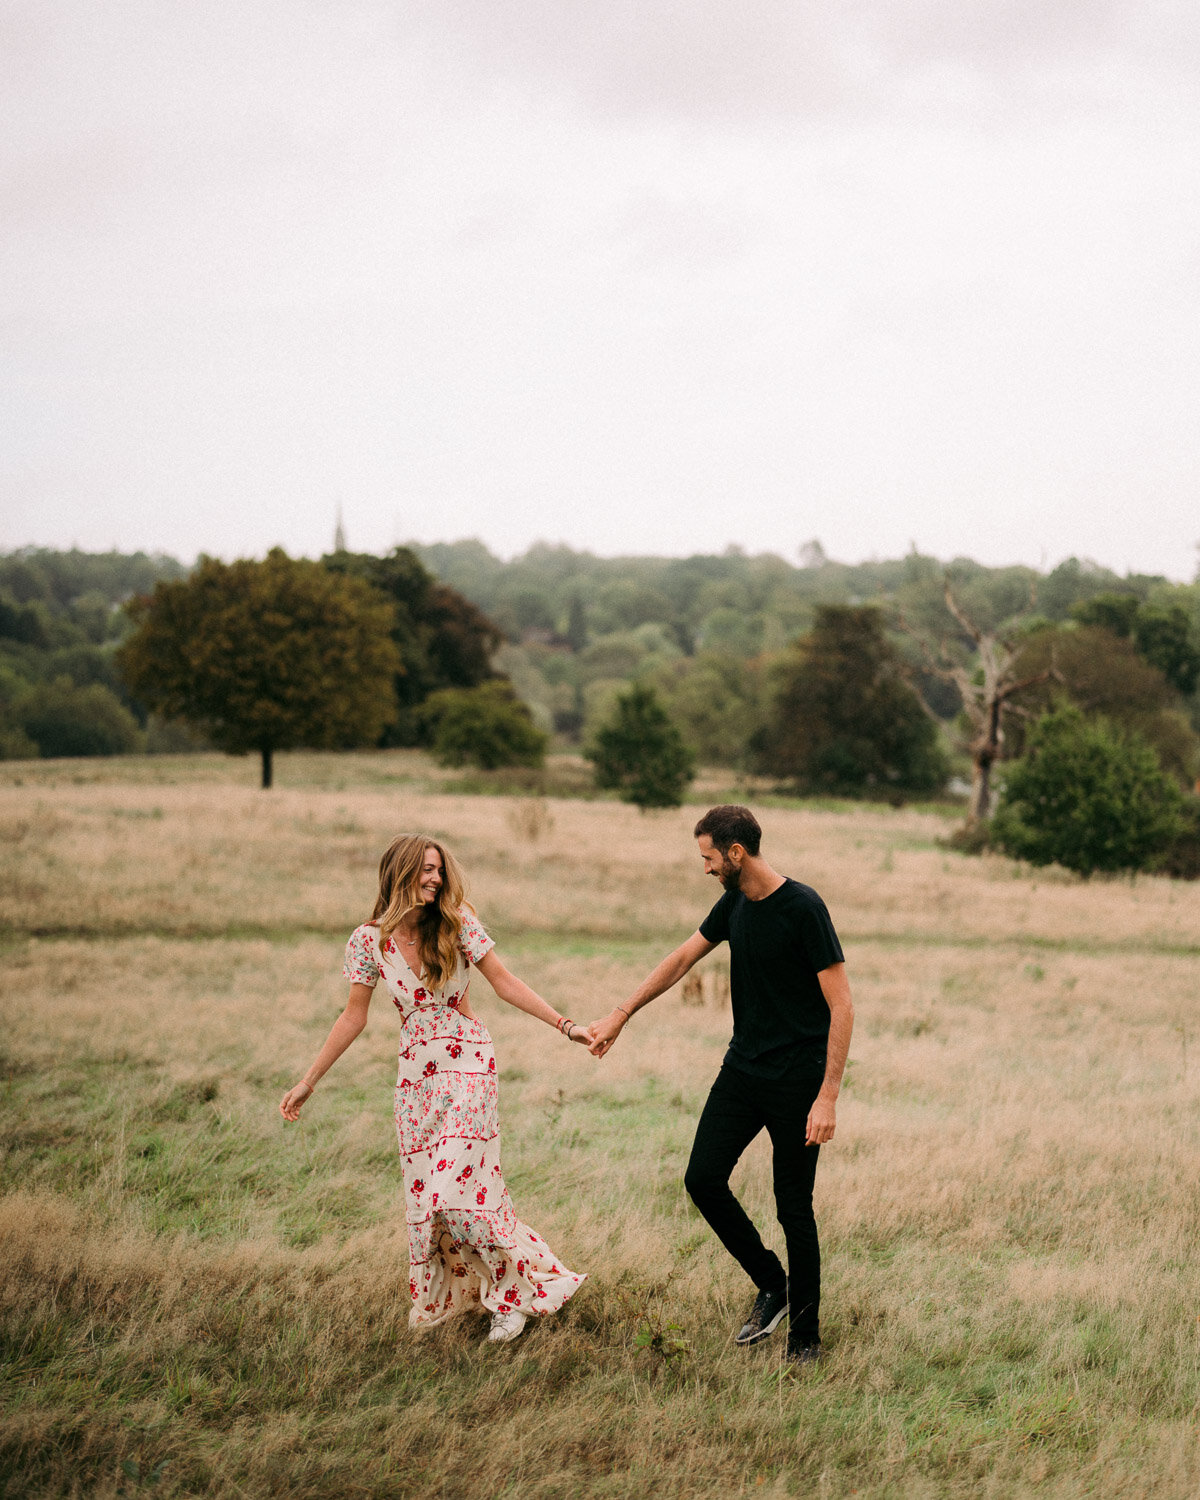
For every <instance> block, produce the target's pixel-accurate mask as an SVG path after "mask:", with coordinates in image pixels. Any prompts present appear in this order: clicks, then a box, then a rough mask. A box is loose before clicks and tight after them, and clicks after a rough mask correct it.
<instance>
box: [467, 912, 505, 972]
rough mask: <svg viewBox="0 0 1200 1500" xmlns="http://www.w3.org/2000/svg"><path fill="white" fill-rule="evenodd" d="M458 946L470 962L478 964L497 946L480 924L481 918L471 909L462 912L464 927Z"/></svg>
mask: <svg viewBox="0 0 1200 1500" xmlns="http://www.w3.org/2000/svg"><path fill="white" fill-rule="evenodd" d="M458 946H459V948H460V949H461V950H462V955H463V957H464V958H465V959H467V960H468V961H469V962H470V963H473V964H477V963H478V962H479V960H480V959H481V958H486V956H487V955H488V954H489V953H490V952H491V951H492V949H493V948H494V947H495V946H496V945H495V943H493V942H492V940H491V938H490V937H488V935H487V933H486V932H484V930H483V928H482V927H481V926H480V923H479V919H478V918H477V917H475V916H473V915H472V913H471V912H469V911H464V912H463V913H462V928H461V929H460V931H459V934H458Z"/></svg>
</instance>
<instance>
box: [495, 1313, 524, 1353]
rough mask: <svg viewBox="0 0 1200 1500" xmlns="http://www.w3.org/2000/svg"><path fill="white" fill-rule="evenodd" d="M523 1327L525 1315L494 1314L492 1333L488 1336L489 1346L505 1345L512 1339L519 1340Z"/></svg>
mask: <svg viewBox="0 0 1200 1500" xmlns="http://www.w3.org/2000/svg"><path fill="white" fill-rule="evenodd" d="M524 1327H525V1314H524V1313H523V1312H517V1311H516V1310H515V1309H514V1311H512V1312H495V1313H493V1314H492V1331H491V1332H490V1333H489V1334H488V1343H489V1344H507V1343H510V1342H511V1341H512V1340H513V1339H516V1338H520V1336H521V1333H522V1331H523V1330H524Z"/></svg>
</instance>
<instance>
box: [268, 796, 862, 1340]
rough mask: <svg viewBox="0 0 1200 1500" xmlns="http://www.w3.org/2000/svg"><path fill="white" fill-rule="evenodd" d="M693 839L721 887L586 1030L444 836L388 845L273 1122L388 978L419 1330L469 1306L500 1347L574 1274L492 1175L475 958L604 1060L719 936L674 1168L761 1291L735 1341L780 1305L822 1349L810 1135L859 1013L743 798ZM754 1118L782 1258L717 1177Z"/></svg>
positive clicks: (817, 904)
mask: <svg viewBox="0 0 1200 1500" xmlns="http://www.w3.org/2000/svg"><path fill="white" fill-rule="evenodd" d="M695 838H696V841H697V846H698V849H699V854H700V857H701V859H702V861H703V863H704V869H705V872H706V873H707V874H709V875H712V876H714V877H715V878H716V879H718V880H719V881H720V883H721V885H722V886H723V887H724V893H723V895H722V896H721V898H720V900H719V901H718V902H717V904H716V905H715V906H714V907H713V908H712V910H711V911H710V912H709V914H708V916H707V917H705V919H704V921H703V922H702V923H701V924H700V927H699V930H698V931H696V932H695V933H693V934H692V936H691V937H689V938H688V939H687V941H686V942H684V943H682V944H681V945H680V946H679V947H678V948H676V949H675V951H674V952H673V953H670V954H668V956H667V957H666V958H664V959H663V961H662V962H661V963H660V964H659V965H658V966H657V967H656V968H655V969H654V970H653V972H652V973H651V974H649V975H648V976H647V978H646V979H645V980H644V981H643V982H642V984H640V985H639V986H638V988H637V989H636V990H634V992H633V993H632V995H630V997H629V998H628V1000H626V1001H625V1003H624V1004H623V1005H619V1006H616V1007H615V1008H614V1009H613V1011H612V1013H611V1014H610V1015H608V1016H607V1017H605V1018H604V1019H603V1020H601V1021H596V1022H593V1023H592V1024H591V1025H590V1026H583V1025H580V1024H578V1023H577V1022H574V1021H571V1020H569V1019H568V1018H567V1017H565V1016H561V1015H559V1013H558V1011H556V1010H555V1009H554V1007H553V1006H551V1005H549V1004H547V1002H546V1001H545V1000H543V999H542V998H541V996H540V995H538V994H536V993H535V992H534V991H533V990H531V989H530V988H529V986H528V985H527V984H524V983H523V982H522V981H521V980H520V979H518V978H517V977H516V976H515V975H514V974H512V973H510V972H509V970H508V969H507V968H505V966H504V964H503V963H501V961H500V958H499V955H498V954H497V953H496V951H495V945H494V944H493V942H492V940H491V938H490V937H488V935H487V933H486V932H485V931H484V930H483V928H482V927H481V926H480V924H479V922H478V920H477V919H476V917H475V914H474V912H473V910H472V908H471V907H470V905H469V904H468V903H467V901H466V896H465V890H464V885H463V878H462V874H461V872H460V870H459V868H458V865H457V864H456V862H455V860H454V857H453V856H452V855H451V854H450V852H449V851H448V850H447V849H446V848H445V846H444V845H443V844H441V843H439V842H438V841H437V840H435V839H431V838H426V837H424V836H423V835H414V836H402V837H399V838H396V839H393V841H392V843H391V844H390V845H389V846H388V848H387V849H386V850H385V852H384V855H383V858H382V859H381V861H380V864H379V894H378V896H377V897H376V901H375V909H374V911H373V912H372V914H371V919H370V921H369V922H364V923H363V925H362V926H361V927H358V928H356V929H355V931H354V932H353V933H352V934H351V937H350V941H349V943H348V944H347V945H346V964H345V968H344V970H343V973H344V974H345V977H346V978H347V979H348V980H349V981H350V994H349V998H348V999H347V1001H346V1007H345V1009H344V1010H343V1011H342V1013H341V1015H340V1016H339V1017H338V1018H337V1020H336V1021H335V1022H334V1024H333V1028H332V1029H331V1031H330V1033H329V1036H328V1038H327V1039H326V1041H325V1044H324V1046H323V1047H322V1048H321V1050H320V1052H319V1053H318V1054H317V1057H316V1059H315V1061H314V1062H313V1064H312V1066H311V1067H310V1068H309V1070H308V1072H307V1073H306V1074H305V1075H304V1077H303V1079H301V1081H300V1082H299V1083H297V1084H296V1085H295V1087H294V1088H292V1089H290V1090H289V1091H288V1093H287V1094H286V1095H285V1096H284V1098H283V1100H282V1101H281V1103H280V1106H279V1108H280V1112H281V1113H282V1114H283V1117H284V1119H285V1120H295V1119H297V1118H298V1116H299V1113H300V1108H301V1106H302V1105H303V1104H304V1103H305V1101H306V1100H307V1099H308V1097H309V1096H310V1095H311V1094H312V1092H313V1089H314V1088H315V1086H316V1084H317V1082H318V1081H319V1080H320V1079H321V1077H322V1076H323V1075H324V1074H325V1073H326V1072H327V1071H328V1070H329V1068H330V1067H331V1066H332V1065H333V1063H334V1062H336V1060H337V1059H338V1058H339V1057H340V1056H341V1055H342V1053H343V1052H344V1051H345V1050H346V1048H347V1047H348V1046H349V1045H350V1043H351V1042H352V1041H353V1040H354V1039H355V1037H357V1036H358V1034H359V1033H360V1032H361V1031H362V1029H363V1027H364V1026H365V1025H366V1022H367V1008H368V1006H369V1005H370V1002H371V995H372V993H373V992H374V990H375V988H376V986H377V985H378V984H379V983H380V982H381V981H382V983H383V985H384V987H385V989H386V992H387V994H388V997H389V998H390V999H391V1001H392V1003H393V1005H395V1006H396V1008H397V1010H399V1012H400V1017H401V1023H402V1025H401V1032H400V1059H399V1074H398V1077H397V1080H396V1092H395V1120H396V1130H397V1134H398V1136H399V1144H400V1157H401V1160H402V1162H403V1164H404V1186H405V1205H406V1220H407V1229H408V1249H409V1261H410V1273H409V1291H410V1294H411V1296H412V1303H413V1306H412V1311H411V1312H410V1314H409V1321H410V1323H411V1324H412V1325H413V1326H418V1325H431V1324H435V1323H441V1322H444V1321H445V1320H446V1319H447V1318H450V1317H453V1316H454V1315H455V1314H456V1313H458V1312H462V1311H464V1310H466V1309H468V1308H470V1307H476V1308H478V1307H479V1306H480V1305H482V1306H483V1307H484V1308H486V1309H487V1310H488V1311H489V1312H490V1313H491V1314H492V1322H491V1331H490V1332H489V1334H488V1338H489V1339H490V1340H491V1341H492V1342H495V1343H505V1342H508V1341H509V1340H511V1339H515V1338H516V1337H517V1336H518V1335H519V1334H520V1333H521V1332H522V1330H523V1329H524V1327H525V1324H526V1321H527V1319H528V1318H529V1317H537V1316H545V1315H546V1314H548V1313H553V1312H557V1311H558V1309H559V1308H560V1307H562V1305H563V1304H564V1303H565V1302H566V1301H567V1299H568V1298H569V1297H571V1296H572V1295H573V1294H574V1293H575V1292H576V1291H577V1290H578V1289H579V1287H580V1286H581V1285H582V1283H583V1281H584V1279H585V1278H584V1276H583V1275H582V1274H580V1273H578V1272H575V1271H571V1270H568V1269H567V1268H566V1267H565V1266H563V1265H562V1264H561V1263H560V1262H559V1260H558V1259H557V1257H556V1256H555V1255H554V1253H553V1251H552V1250H551V1249H550V1247H549V1246H548V1245H547V1244H546V1243H545V1241H544V1240H542V1239H540V1238H539V1237H538V1235H536V1234H535V1233H534V1232H533V1230H531V1229H530V1228H529V1227H528V1225H526V1224H524V1223H522V1222H521V1220H520V1219H518V1218H517V1215H516V1211H515V1210H514V1208H513V1205H512V1200H511V1198H510V1197H509V1194H508V1189H507V1188H506V1187H505V1185H504V1176H503V1173H502V1171H501V1167H500V1127H499V1117H498V1112H497V1088H496V1056H495V1051H494V1049H493V1047H492V1039H491V1036H490V1035H489V1034H488V1030H487V1027H486V1026H484V1024H483V1022H482V1021H480V1020H479V1019H478V1017H477V1016H476V1015H475V1014H474V1012H473V1010H472V1009H471V1003H470V996H469V993H468V987H469V983H470V968H471V965H474V966H475V968H477V969H478V970H479V972H480V973H481V974H482V975H483V977H484V978H485V979H486V980H487V981H488V983H489V984H490V985H491V986H492V988H493V989H494V990H495V991H496V993H497V995H499V997H500V998H501V999H502V1000H505V1001H507V1002H508V1004H510V1005H513V1006H516V1007H517V1009H518V1010H523V1011H525V1012H527V1013H528V1014H529V1015H531V1016H534V1017H536V1018H537V1019H538V1020H540V1021H545V1022H546V1023H547V1024H549V1025H551V1026H553V1027H555V1028H556V1030H558V1031H559V1032H560V1033H561V1034H562V1035H563V1036H564V1037H565V1038H566V1039H567V1040H569V1041H573V1042H577V1043H579V1044H581V1045H585V1046H587V1047H588V1049H589V1050H590V1051H591V1052H592V1054H593V1055H594V1056H596V1057H603V1056H604V1054H605V1053H606V1052H607V1051H608V1050H609V1048H610V1047H612V1045H613V1044H614V1043H615V1042H616V1040H617V1038H618V1037H619V1036H620V1034H621V1032H622V1030H623V1029H624V1028H625V1026H626V1025H628V1023H629V1021H630V1019H631V1017H632V1016H633V1015H634V1014H635V1013H636V1012H637V1011H638V1010H640V1009H641V1008H642V1006H644V1005H648V1004H649V1003H650V1001H651V1000H653V999H654V998H655V997H656V996H658V995H661V994H662V993H663V992H664V991H665V990H668V989H670V988H671V986H672V985H674V984H676V983H677V982H678V981H679V980H680V979H682V978H683V976H684V975H685V974H686V973H687V972H688V970H689V969H690V968H691V967H692V965H693V964H695V963H696V962H697V961H698V960H699V959H701V958H703V957H704V955H705V954H706V953H710V952H711V951H712V950H713V948H715V947H716V946H717V944H718V943H722V942H728V944H729V948H730V993H731V999H732V1005H733V1037H732V1040H731V1041H730V1045H729V1050H728V1052H727V1053H726V1055H725V1059H724V1061H723V1063H722V1065H721V1071H720V1073H719V1074H718V1075H717V1078H716V1081H715V1082H714V1084H713V1086H712V1089H711V1091H710V1093H709V1096H708V1100H707V1102H706V1104H705V1106H704V1109H703V1112H702V1113H701V1116H700V1122H699V1125H698V1127H697V1130H696V1139H695V1142H694V1144H693V1147H692V1154H691V1159H690V1161H689V1162H688V1167H687V1172H686V1174H685V1176H684V1184H685V1186H686V1188H687V1191H688V1193H689V1194H690V1195H691V1198H692V1200H693V1202H694V1203H695V1205H696V1207H697V1208H698V1209H699V1210H700V1212H701V1213H702V1214H703V1215H704V1217H705V1219H707V1221H708V1223H709V1224H710V1226H711V1227H712V1229H713V1230H714V1231H715V1233H716V1234H717V1236H718V1237H719V1239H720V1240H721V1243H722V1244H723V1245H724V1246H725V1248H726V1249H727V1250H728V1251H729V1253H730V1254H731V1255H732V1256H734V1258H735V1259H736V1260H737V1261H738V1262H739V1263H740V1265H741V1266H742V1268H743V1269H744V1270H745V1271H746V1273H747V1275H748V1276H749V1277H750V1279H751V1281H753V1283H754V1285H755V1287H756V1288H757V1295H756V1297H755V1300H754V1304H753V1307H752V1309H751V1311H750V1313H749V1316H748V1318H747V1320H746V1323H745V1325H744V1326H743V1328H742V1329H741V1331H740V1332H739V1333H738V1334H737V1335H736V1342H737V1343H739V1344H752V1343H757V1342H758V1341H759V1340H760V1339H763V1338H766V1337H767V1336H768V1335H769V1334H771V1333H773V1332H774V1331H775V1329H776V1328H777V1327H778V1326H779V1324H780V1322H781V1321H782V1320H783V1318H784V1317H785V1316H787V1317H788V1319H789V1322H788V1344H787V1356H788V1359H789V1360H790V1361H793V1362H795V1363H797V1364H808V1363H811V1362H813V1361H815V1360H817V1359H819V1358H820V1354H821V1337H820V1324H819V1308H820V1295H821V1259H820V1249H819V1246H818V1241H817V1226H816V1221H815V1219H814V1217H813V1207H812V1192H813V1180H814V1177H815V1174H816V1168H817V1157H818V1154H819V1150H820V1147H821V1145H822V1144H824V1143H825V1142H826V1141H829V1140H831V1139H832V1138H833V1133H834V1126H835V1106H836V1101H837V1096H838V1090H839V1087H840V1085H841V1078H842V1071H843V1069H844V1067H845V1063H846V1054H847V1051H848V1050H849V1046H850V1032H851V1028H852V1026H853V1020H854V1009H853V1005H852V1003H851V999H850V988H849V985H848V983H847V981H846V967H845V961H844V959H843V956H842V950H841V945H840V944H839V942H838V938H837V934H836V932H835V931H834V929H833V924H832V922H831V921H830V919H829V913H828V911H827V910H826V908H825V903H824V902H823V901H822V900H821V898H820V897H819V896H818V895H817V893H816V892H815V891H814V890H812V888H811V887H809V886H807V885H801V884H800V883H799V882H798V881H795V880H791V879H789V878H787V877H786V876H783V875H780V874H779V873H778V872H777V871H776V870H774V869H772V867H771V866H770V865H769V864H768V863H767V861H766V860H765V859H764V858H763V856H762V854H761V852H760V844H761V838H762V830H761V829H760V828H759V825H758V822H757V820H756V819H755V817H754V815H753V814H752V813H751V812H750V811H749V809H748V808H745V807H739V806H729V805H727V806H721V807H714V808H712V809H710V811H709V812H707V813H705V815H704V817H702V818H701V819H700V821H699V822H698V823H697V824H696V828H695ZM764 1128H765V1129H766V1131H767V1132H768V1134H769V1135H770V1138H771V1147H772V1155H773V1170H774V1186H775V1202H776V1209H777V1212H778V1216H779V1222H780V1224H781V1225H782V1226H783V1231H784V1237H785V1240H786V1244H787V1254H788V1270H787V1271H786V1272H785V1270H784V1268H783V1266H782V1264H781V1263H780V1260H779V1258H778V1256H777V1255H775V1254H774V1252H773V1251H771V1250H768V1249H767V1247H766V1246H765V1245H764V1244H763V1242H762V1239H761V1237H760V1236H759V1233H758V1231H757V1230H756V1229H755V1227H754V1225H753V1223H752V1222H751V1221H750V1219H749V1218H748V1216H747V1215H746V1213H745V1211H744V1210H743V1208H742V1206H741V1205H740V1204H739V1203H738V1201H737V1199H736V1198H735V1197H734V1195H733V1193H732V1192H731V1191H730V1188H729V1178H730V1175H731V1173H732V1171H733V1168H734V1166H735V1164H736V1163H737V1160H738V1158H739V1157H740V1156H741V1154H742V1152H743V1151H744V1150H745V1149H746V1147H747V1146H748V1145H749V1144H750V1142H751V1141H752V1140H753V1139H754V1137H755V1136H756V1135H757V1134H758V1133H759V1131H760V1130H763V1129H764Z"/></svg>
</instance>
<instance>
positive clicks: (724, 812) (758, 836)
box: [692, 802, 762, 854]
mask: <svg viewBox="0 0 1200 1500" xmlns="http://www.w3.org/2000/svg"><path fill="white" fill-rule="evenodd" d="M702 833H703V834H707V835H708V837H709V838H710V839H712V841H713V845H714V847H715V848H717V849H719V850H720V851H721V853H722V854H728V853H729V851H730V849H731V848H732V847H733V845H734V844H741V846H742V848H743V849H744V850H745V851H746V853H747V854H757V853H758V846H759V844H761V843H762V829H761V828H760V827H759V826H758V819H757V818H756V817H755V816H754V814H753V813H752V812H751V811H750V809H749V808H748V807H742V806H740V805H739V804H738V803H736V802H724V803H722V804H721V806H720V807H710V808H709V810H708V811H707V812H706V813H705V814H704V816H703V817H702V818H701V819H700V821H699V822H698V823H697V824H696V826H695V828H694V829H693V831H692V837H693V838H694V839H698V838H699V837H700V835H701V834H702Z"/></svg>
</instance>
